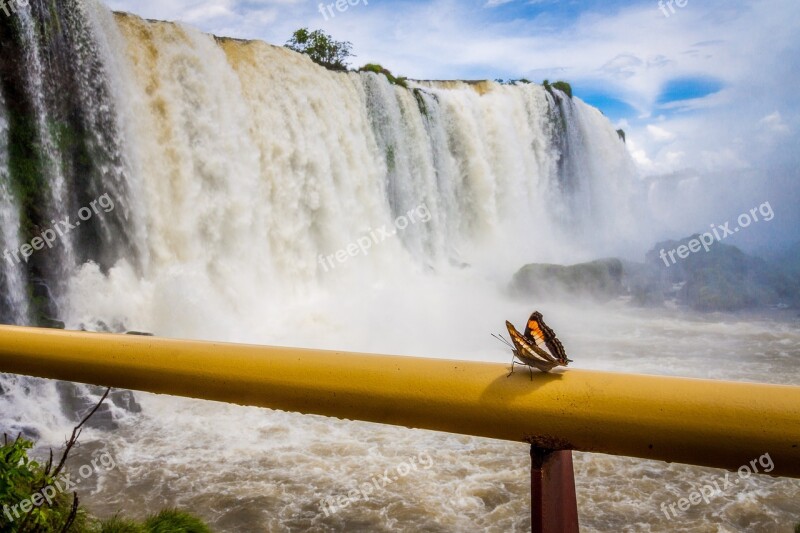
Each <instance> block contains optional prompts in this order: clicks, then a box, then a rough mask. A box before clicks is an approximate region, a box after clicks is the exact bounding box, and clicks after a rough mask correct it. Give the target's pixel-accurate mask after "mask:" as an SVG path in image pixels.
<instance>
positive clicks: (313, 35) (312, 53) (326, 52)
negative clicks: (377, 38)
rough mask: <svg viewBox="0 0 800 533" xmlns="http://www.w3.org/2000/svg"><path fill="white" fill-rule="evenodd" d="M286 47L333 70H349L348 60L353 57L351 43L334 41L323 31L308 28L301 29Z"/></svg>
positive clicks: (294, 34)
mask: <svg viewBox="0 0 800 533" xmlns="http://www.w3.org/2000/svg"><path fill="white" fill-rule="evenodd" d="M284 46H285V47H286V48H289V49H290V50H294V51H295V52H299V53H301V54H305V55H307V56H309V57H310V58H311V59H312V61H314V62H315V63H317V64H319V65H322V66H323V67H325V68H328V69H331V70H339V71H341V70H347V60H348V58H350V57H353V53H352V49H353V45H352V44H351V43H349V42H347V41H334V40H333V37H331V36H330V35H328V34H327V33H325V32H324V31H322V30H315V31H308V28H300V29H299V30H297V31H295V32H294V33H293V34H292V38H291V39H289V40H288V41H286V44H285V45H284Z"/></svg>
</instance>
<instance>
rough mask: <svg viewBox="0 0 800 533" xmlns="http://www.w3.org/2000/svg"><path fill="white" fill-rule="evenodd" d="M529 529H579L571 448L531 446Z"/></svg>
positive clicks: (548, 532) (546, 532)
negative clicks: (558, 448) (556, 449)
mask: <svg viewBox="0 0 800 533" xmlns="http://www.w3.org/2000/svg"><path fill="white" fill-rule="evenodd" d="M531 533H579V529H578V500H577V498H576V495H575V474H574V472H573V470H572V451H571V450H561V451H552V450H544V449H542V448H537V447H535V446H531Z"/></svg>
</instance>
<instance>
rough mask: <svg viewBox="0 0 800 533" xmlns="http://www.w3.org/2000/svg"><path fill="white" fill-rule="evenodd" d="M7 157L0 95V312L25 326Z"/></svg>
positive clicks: (25, 307)
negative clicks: (0, 245) (0, 305)
mask: <svg viewBox="0 0 800 533" xmlns="http://www.w3.org/2000/svg"><path fill="white" fill-rule="evenodd" d="M8 157H9V154H8V116H7V111H6V104H5V101H4V97H3V94H2V93H1V92H0V242H2V243H3V246H4V248H3V251H2V253H3V257H2V258H0V261H2V267H0V272H2V294H3V295H4V300H5V302H4V303H5V304H6V306H7V309H4V310H3V311H4V313H5V314H6V315H7V317H8V318H9V319H10V320H11V321H13V323H16V324H24V323H26V322H27V321H28V300H27V295H26V294H25V277H24V276H25V274H24V272H23V270H22V265H21V264H20V263H19V262H18V261H17V260H16V259H14V255H13V252H14V251H15V250H19V247H20V246H21V245H22V243H21V242H20V237H19V230H20V220H19V209H18V207H17V205H18V204H17V201H16V199H15V197H14V194H13V192H12V191H11V182H10V179H9V178H10V177H9V173H8V163H9V159H8ZM6 252H8V256H7V257H6Z"/></svg>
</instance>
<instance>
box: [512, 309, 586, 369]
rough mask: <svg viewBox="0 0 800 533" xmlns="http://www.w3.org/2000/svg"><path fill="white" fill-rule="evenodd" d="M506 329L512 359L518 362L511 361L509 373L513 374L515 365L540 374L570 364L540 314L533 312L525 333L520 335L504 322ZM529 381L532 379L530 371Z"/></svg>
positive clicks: (562, 346) (561, 345)
mask: <svg viewBox="0 0 800 533" xmlns="http://www.w3.org/2000/svg"><path fill="white" fill-rule="evenodd" d="M506 328H507V329H508V334H509V335H511V343H512V344H511V345H510V347H511V351H512V352H513V354H514V357H515V358H516V359H519V361H520V362H517V361H516V360H514V359H512V361H511V373H513V372H514V366H515V365H517V364H522V365H525V366H527V367H529V368H537V369H539V370H541V371H542V372H550V371H551V370H553V369H554V368H556V367H558V366H567V365H568V364H569V363H571V362H572V361H571V360H570V359H569V358H568V357H567V353H566V351H565V350H564V345H563V344H561V341H559V340H558V337H556V334H555V332H554V331H553V330H552V329H550V328H549V327H548V326H547V324H545V323H544V320H543V319H542V314H541V313H540V312H538V311H535V312H534V313H533V314H532V315H531V316H530V318H529V319H528V323H527V324H526V327H525V332H524V333H522V334H521V333H520V332H519V331H517V328H515V327H514V324H512V323H511V322H508V321H506ZM511 373H510V374H509V376H510V375H511ZM531 379H533V372H532V371H531Z"/></svg>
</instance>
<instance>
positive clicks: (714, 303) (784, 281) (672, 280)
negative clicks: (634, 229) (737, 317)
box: [647, 235, 800, 312]
mask: <svg viewBox="0 0 800 533" xmlns="http://www.w3.org/2000/svg"><path fill="white" fill-rule="evenodd" d="M698 238H699V236H698V235H694V236H692V237H688V238H686V239H682V240H680V241H665V242H661V243H658V244H657V245H656V246H655V248H653V249H652V250H650V251H649V252H648V253H647V263H648V264H649V265H651V266H653V267H654V268H657V269H658V271H659V274H658V279H657V280H656V281H655V282H654V286H656V287H658V288H662V289H663V288H664V287H669V286H678V287H679V290H678V293H677V301H678V303H680V304H683V305H687V306H688V307H690V308H692V309H694V310H696V311H704V312H711V311H728V312H731V311H740V310H743V309H752V308H758V307H766V306H778V305H784V306H786V305H791V306H797V305H798V304H800V279H798V278H797V277H794V276H792V275H789V274H787V273H786V272H784V271H782V269H781V268H779V267H777V266H776V265H775V264H771V263H768V262H767V261H765V260H763V259H760V258H757V257H753V256H750V255H748V254H746V253H744V252H742V251H741V250H740V249H739V248H737V247H735V246H730V245H726V244H722V243H719V242H717V243H714V245H713V246H711V247H710V248H709V250H708V251H706V250H704V249H700V251H699V252H694V253H689V255H688V256H687V257H684V258H678V256H677V255H674V257H675V258H676V261H674V262H673V261H672V260H671V258H669V257H668V258H667V259H666V260H665V259H664V254H663V253H662V250H663V251H664V252H666V253H667V254H668V253H669V251H671V250H678V249H679V248H681V247H684V248H685V249H684V255H685V252H686V249H688V245H689V243H691V241H693V240H695V239H698ZM695 247H696V246H695Z"/></svg>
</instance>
